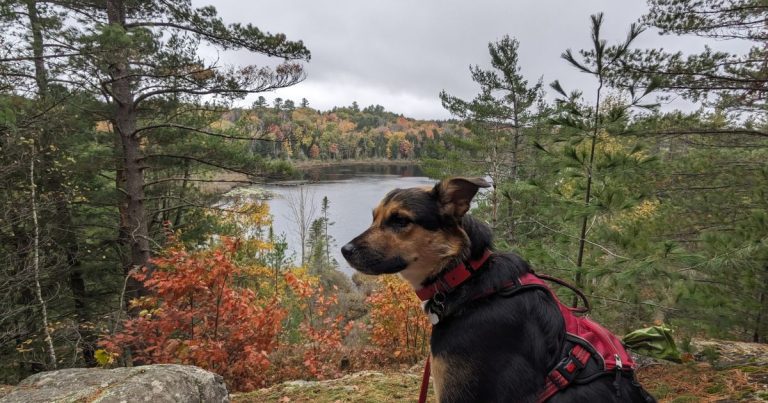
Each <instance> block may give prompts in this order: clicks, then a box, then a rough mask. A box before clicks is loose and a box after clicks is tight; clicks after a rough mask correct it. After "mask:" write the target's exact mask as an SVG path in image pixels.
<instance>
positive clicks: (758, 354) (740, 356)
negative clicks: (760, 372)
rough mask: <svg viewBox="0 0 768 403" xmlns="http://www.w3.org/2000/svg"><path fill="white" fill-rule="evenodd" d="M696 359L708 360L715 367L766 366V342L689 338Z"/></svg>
mask: <svg viewBox="0 0 768 403" xmlns="http://www.w3.org/2000/svg"><path fill="white" fill-rule="evenodd" d="M691 348H692V350H693V353H694V354H693V355H694V358H695V359H696V361H709V362H710V363H711V364H712V366H713V367H715V368H717V369H724V368H733V367H743V366H757V367H765V366H768V344H764V343H746V342H740V341H728V340H701V339H693V340H691Z"/></svg>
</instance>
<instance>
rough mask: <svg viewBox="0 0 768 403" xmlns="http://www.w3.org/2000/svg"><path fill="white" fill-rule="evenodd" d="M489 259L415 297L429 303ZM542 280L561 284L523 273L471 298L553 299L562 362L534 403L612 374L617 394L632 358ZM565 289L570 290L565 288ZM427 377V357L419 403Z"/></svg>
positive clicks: (632, 365)
mask: <svg viewBox="0 0 768 403" xmlns="http://www.w3.org/2000/svg"><path fill="white" fill-rule="evenodd" d="M490 255H491V252H490V251H486V252H485V254H484V255H483V257H482V258H480V259H478V260H476V261H471V262H469V268H468V267H467V265H465V264H460V265H459V266H457V267H455V268H453V269H451V270H450V271H448V272H447V273H446V274H444V275H443V276H442V277H441V278H440V279H438V281H436V282H435V283H434V285H430V286H428V287H424V288H422V289H419V290H417V291H416V294H417V295H418V296H419V298H420V299H421V300H422V301H429V300H430V299H433V298H435V296H437V295H439V294H442V295H443V296H444V295H445V294H448V293H449V292H451V291H453V289H455V288H456V287H457V286H458V285H459V284H461V283H463V282H464V281H466V280H467V279H469V278H470V277H471V276H472V274H473V273H474V272H476V271H477V270H479V269H481V268H482V267H484V264H485V262H486V260H488V258H489V257H490ZM540 277H541V278H540ZM542 278H544V279H548V280H552V281H556V282H558V283H560V284H565V283H564V282H562V281H561V280H557V279H554V278H550V277H547V276H537V275H536V274H534V273H525V274H524V275H522V276H521V277H519V278H517V279H516V280H512V281H509V282H507V283H504V284H503V285H502V287H501V289H498V290H489V291H487V292H484V293H481V294H479V295H478V296H476V297H475V298H473V299H477V298H482V297H486V296H490V295H492V294H495V293H497V292H500V291H504V293H505V295H507V296H512V295H514V294H516V293H517V292H522V291H526V290H530V289H543V290H546V291H547V292H549V293H550V295H552V298H554V299H555V302H556V303H557V306H558V308H559V309H560V314H561V315H562V316H563V320H564V322H565V332H566V342H565V344H564V347H563V351H562V353H561V356H562V357H563V358H562V360H561V361H560V362H559V363H558V364H557V365H555V367H554V368H553V369H552V370H551V371H550V372H549V374H548V375H547V378H546V379H545V381H544V389H543V390H542V391H541V393H540V394H539V397H538V399H537V401H538V402H545V401H547V400H548V399H549V398H551V397H552V396H553V395H555V394H556V393H557V392H559V391H561V390H563V389H565V388H566V387H568V386H569V385H571V384H572V383H574V381H579V382H580V383H581V382H588V381H589V380H591V379H593V378H594V377H597V376H602V375H605V374H614V375H615V376H616V384H615V385H616V387H617V391H618V380H619V378H620V376H621V374H622V372H629V371H632V370H634V368H635V362H634V360H633V359H632V356H630V355H629V353H628V352H627V350H625V349H624V346H623V345H622V344H621V341H620V340H619V338H618V337H616V335H614V334H613V333H611V332H610V331H608V330H607V329H605V328H604V327H602V326H600V325H599V324H597V323H596V322H594V321H592V320H590V319H589V318H587V317H585V316H576V315H575V312H576V313H578V312H583V311H581V310H579V309H577V308H571V307H568V306H566V305H565V304H563V303H562V302H561V301H560V299H558V298H557V295H555V293H554V292H552V290H551V289H550V288H549V287H548V286H547V284H546V283H545V282H544V281H543V280H542ZM569 288H572V287H570V286H569ZM574 290H575V288H574ZM582 296H583V295H582ZM585 300H586V299H585ZM429 375H430V362H429V357H427V362H426V365H425V366H424V376H423V378H422V383H421V391H420V394H419V403H424V402H426V401H427V391H428V389H429ZM617 393H618V392H617Z"/></svg>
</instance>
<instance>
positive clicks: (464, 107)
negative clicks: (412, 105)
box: [429, 36, 541, 228]
mask: <svg viewBox="0 0 768 403" xmlns="http://www.w3.org/2000/svg"><path fill="white" fill-rule="evenodd" d="M518 48H519V42H518V41H517V40H516V39H512V38H510V37H508V36H505V37H504V38H502V39H501V40H500V41H498V42H491V43H489V44H488V52H489V53H490V56H491V66H492V67H493V68H492V69H490V70H484V69H482V68H480V67H479V66H473V67H470V72H471V74H472V80H473V81H475V82H476V83H477V84H478V85H479V86H480V93H479V94H478V95H477V96H476V97H475V98H474V99H473V100H471V101H466V100H463V99H460V98H458V97H455V96H452V95H449V94H448V93H447V92H445V91H443V92H441V93H440V99H441V101H442V103H443V107H444V108H446V109H448V110H449V111H450V112H451V113H452V114H453V115H455V116H458V117H460V118H462V119H465V121H466V124H467V127H468V128H469V130H470V132H471V135H470V136H468V137H466V138H456V139H455V142H454V144H453V145H454V149H453V151H452V152H448V153H447V155H444V156H443V157H447V158H446V159H447V160H448V161H450V165H451V171H452V172H457V171H458V172H460V173H461V174H463V175H468V174H480V175H488V176H490V178H491V180H492V181H493V185H494V189H493V190H492V191H491V192H490V196H489V197H490V202H491V224H492V227H493V228H496V227H497V225H498V220H499V213H498V210H499V205H500V204H501V201H500V199H499V189H501V188H502V187H504V185H505V184H506V183H507V182H514V181H517V180H519V179H520V177H521V167H522V162H521V161H522V158H523V155H524V151H525V146H526V142H525V135H526V130H527V129H529V128H530V127H531V126H532V122H533V121H534V120H535V112H536V111H535V108H534V106H535V105H536V101H537V100H538V99H539V96H540V89H541V83H540V82H539V83H537V84H535V85H533V86H529V85H528V81H527V80H526V79H525V78H524V77H523V76H522V74H521V73H520V66H519V60H518ZM429 163H431V164H432V165H435V164H436V161H434V160H431V161H429ZM437 165H438V166H440V168H439V169H440V170H442V169H445V168H446V167H445V164H437ZM507 225H513V224H512V223H507Z"/></svg>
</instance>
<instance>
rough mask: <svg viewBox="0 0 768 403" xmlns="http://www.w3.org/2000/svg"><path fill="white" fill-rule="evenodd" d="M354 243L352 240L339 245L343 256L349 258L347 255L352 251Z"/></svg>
mask: <svg viewBox="0 0 768 403" xmlns="http://www.w3.org/2000/svg"><path fill="white" fill-rule="evenodd" d="M354 250H355V245H353V244H352V242H350V243H348V244H346V245H344V246H342V247H341V254H342V255H344V257H345V258H347V259H349V256H350V255H351V254H352V252H354Z"/></svg>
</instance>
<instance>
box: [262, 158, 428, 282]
mask: <svg viewBox="0 0 768 403" xmlns="http://www.w3.org/2000/svg"><path fill="white" fill-rule="evenodd" d="M302 179H303V182H302V181H282V182H276V183H271V184H268V185H266V186H265V188H266V189H267V190H269V191H271V192H272V193H274V195H275V197H274V198H273V199H272V200H270V201H269V205H270V209H271V211H272V215H273V216H274V228H275V232H276V233H285V234H286V239H287V241H288V246H289V248H290V249H291V252H292V253H293V254H294V262H299V261H300V260H301V257H300V252H299V251H300V246H299V245H300V244H301V242H300V241H299V239H300V238H299V231H298V225H296V224H295V222H294V221H295V219H293V214H292V212H291V208H290V206H289V203H288V199H287V198H288V197H289V194H290V192H295V189H296V188H295V186H298V184H299V183H303V185H302V186H305V189H307V190H308V191H309V192H310V194H311V198H312V199H314V202H313V204H314V205H315V206H316V210H317V213H318V214H319V211H320V202H321V200H322V199H323V197H325V196H327V197H328V199H329V201H330V209H329V217H330V221H331V222H333V223H334V224H333V225H331V226H330V227H329V230H328V232H329V234H330V235H331V236H332V237H333V238H334V239H335V241H336V242H335V245H333V247H332V254H333V257H334V258H335V259H336V260H337V261H338V262H339V266H340V270H342V271H343V272H345V273H347V274H351V273H353V271H354V270H353V269H352V268H351V267H349V265H347V263H346V261H345V260H344V258H343V257H342V256H341V252H340V250H339V248H340V247H341V245H343V244H344V243H346V242H348V241H349V240H351V239H352V238H353V237H355V236H357V235H358V234H360V233H361V232H362V231H364V230H365V229H366V228H368V226H369V225H370V223H371V210H372V209H373V207H375V206H376V204H378V202H379V200H381V198H382V197H384V195H386V194H387V192H389V191H390V190H392V189H395V188H407V187H414V186H424V185H430V184H433V183H435V180H433V179H430V178H427V177H425V176H424V174H423V172H422V170H421V169H420V168H419V167H418V166H416V165H389V166H382V165H354V166H345V167H339V166H335V167H318V168H313V169H311V170H307V171H306V172H305V174H304V177H303V178H302Z"/></svg>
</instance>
